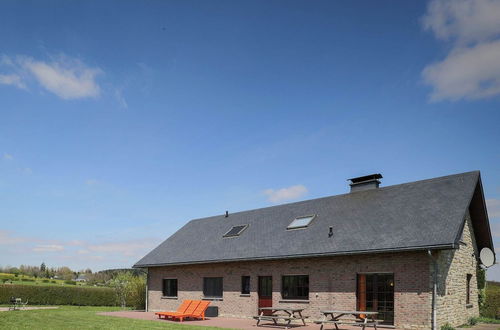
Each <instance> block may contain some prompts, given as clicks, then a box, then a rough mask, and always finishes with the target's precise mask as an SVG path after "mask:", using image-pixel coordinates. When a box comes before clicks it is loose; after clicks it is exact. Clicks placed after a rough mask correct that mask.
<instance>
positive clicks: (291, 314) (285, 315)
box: [253, 307, 307, 329]
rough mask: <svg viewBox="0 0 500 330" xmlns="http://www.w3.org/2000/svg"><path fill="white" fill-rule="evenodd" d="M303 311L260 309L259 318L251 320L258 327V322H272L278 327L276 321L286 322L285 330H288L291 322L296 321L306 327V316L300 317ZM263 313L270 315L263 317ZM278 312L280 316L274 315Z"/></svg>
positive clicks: (296, 309)
mask: <svg viewBox="0 0 500 330" xmlns="http://www.w3.org/2000/svg"><path fill="white" fill-rule="evenodd" d="M303 310H304V309H303V308H281V307H260V308H259V311H260V314H259V316H254V317H253V318H254V319H255V320H257V326H259V324H260V321H273V323H274V325H278V320H283V321H284V322H286V323H285V329H288V327H289V326H290V324H291V322H292V321H296V320H300V321H302V324H303V325H306V322H305V319H306V318H307V316H302V311H303ZM265 312H270V313H271V315H264V313H265ZM278 312H282V314H276V313H278Z"/></svg>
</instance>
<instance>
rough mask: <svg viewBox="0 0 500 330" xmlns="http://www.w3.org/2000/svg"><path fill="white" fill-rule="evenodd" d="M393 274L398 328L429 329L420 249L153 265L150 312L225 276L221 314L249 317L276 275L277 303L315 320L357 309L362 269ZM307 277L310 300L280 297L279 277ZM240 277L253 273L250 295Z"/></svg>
mask: <svg viewBox="0 0 500 330" xmlns="http://www.w3.org/2000/svg"><path fill="white" fill-rule="evenodd" d="M368 272H381V273H387V272H390V273H394V282H395V283H394V299H395V326H396V327H398V328H421V329H428V328H430V323H431V291H430V286H429V283H430V282H429V277H430V267H429V257H428V256H427V253H426V252H425V251H422V252H399V253H385V254H372V255H357V256H341V257H340V256H339V257H329V258H307V259H306V258H304V259H288V260H276V261H251V262H232V263H218V264H206V265H186V266H169V267H154V268H150V269H149V279H150V280H149V296H148V299H149V310H150V311H159V310H175V309H177V307H178V306H179V304H180V302H181V301H182V300H185V299H201V298H203V292H202V291H203V277H223V278H224V294H223V300H222V301H213V302H212V303H211V304H212V305H215V306H218V307H219V315H220V316H235V317H251V316H253V315H256V314H257V304H258V300H257V292H256V290H257V280H258V276H268V275H271V276H273V306H283V307H285V306H286V307H301V308H305V311H304V315H308V316H310V319H312V320H315V319H318V318H319V317H320V313H319V311H320V310H321V309H331V308H335V309H349V310H354V309H356V277H357V274H358V273H368ZM290 274H304V275H309V301H308V302H301V303H298V302H286V301H283V300H282V299H281V292H280V289H281V276H282V275H290ZM241 276H251V288H250V291H251V293H250V295H249V296H241V295H240V287H241ZM163 278H177V279H178V287H179V288H178V289H179V292H178V298H177V299H166V298H162V279H163Z"/></svg>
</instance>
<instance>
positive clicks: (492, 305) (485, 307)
mask: <svg viewBox="0 0 500 330" xmlns="http://www.w3.org/2000/svg"><path fill="white" fill-rule="evenodd" d="M499 309H500V284H498V283H496V282H488V284H487V285H486V299H485V301H484V304H482V305H481V306H480V309H479V310H480V312H481V316H483V317H488V318H492V319H494V318H498V317H499V315H498V310H499Z"/></svg>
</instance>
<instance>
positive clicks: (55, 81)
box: [0, 55, 102, 100]
mask: <svg viewBox="0 0 500 330" xmlns="http://www.w3.org/2000/svg"><path fill="white" fill-rule="evenodd" d="M0 65H2V66H3V67H7V68H8V69H9V70H11V71H12V70H13V71H14V73H11V74H2V75H0V82H2V77H3V80H4V81H5V82H4V83H8V84H9V85H13V86H16V87H18V88H25V87H26V83H27V81H29V79H31V80H34V81H36V82H37V83H38V84H39V85H40V86H41V87H43V88H45V89H46V90H48V91H49V92H51V93H53V94H55V95H57V96H59V97H60V98H62V99H65V100H71V99H82V98H96V97H98V96H99V95H100V92H101V88H100V86H99V84H98V83H97V81H96V77H97V76H98V75H99V74H101V73H102V70H101V69H99V68H93V67H89V66H87V65H85V64H84V63H83V62H82V61H80V60H79V59H75V58H71V57H69V56H65V55H61V56H58V57H56V58H54V59H52V60H50V61H41V60H36V59H34V58H32V57H29V56H17V57H15V58H10V57H8V56H6V55H3V56H2V58H1V60H0Z"/></svg>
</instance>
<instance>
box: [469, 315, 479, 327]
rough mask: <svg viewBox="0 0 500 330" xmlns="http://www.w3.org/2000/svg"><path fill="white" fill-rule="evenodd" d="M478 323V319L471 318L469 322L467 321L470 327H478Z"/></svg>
mask: <svg viewBox="0 0 500 330" xmlns="http://www.w3.org/2000/svg"><path fill="white" fill-rule="evenodd" d="M477 322H478V319H477V317H470V318H469V320H468V321H467V324H468V325H476V324H477Z"/></svg>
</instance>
